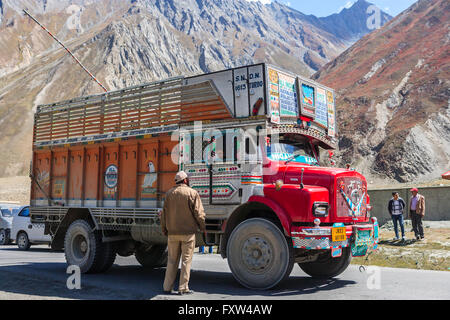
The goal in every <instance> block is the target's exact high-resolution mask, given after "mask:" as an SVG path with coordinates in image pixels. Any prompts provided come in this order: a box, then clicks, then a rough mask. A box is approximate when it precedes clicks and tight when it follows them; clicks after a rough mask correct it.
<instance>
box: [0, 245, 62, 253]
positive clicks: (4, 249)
mask: <svg viewBox="0 0 450 320" xmlns="http://www.w3.org/2000/svg"><path fill="white" fill-rule="evenodd" d="M1 250H2V251H17V252H42V253H48V252H64V251H63V250H52V249H51V248H50V247H48V248H42V247H38V248H33V247H31V248H30V249H28V250H26V251H25V250H20V249H19V248H18V247H17V246H14V247H11V246H8V247H1Z"/></svg>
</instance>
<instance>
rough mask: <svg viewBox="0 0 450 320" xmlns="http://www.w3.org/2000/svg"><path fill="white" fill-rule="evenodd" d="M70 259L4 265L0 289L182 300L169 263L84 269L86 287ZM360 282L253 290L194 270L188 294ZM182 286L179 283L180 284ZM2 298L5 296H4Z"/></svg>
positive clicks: (280, 291)
mask: <svg viewBox="0 0 450 320" xmlns="http://www.w3.org/2000/svg"><path fill="white" fill-rule="evenodd" d="M66 268H67V265H66V264H65V263H30V264H24V265H14V266H2V267H0V291H4V292H9V293H14V294H19V295H25V296H24V297H19V299H26V298H27V297H26V295H32V296H37V297H38V298H39V297H43V298H51V299H52V298H63V299H64V298H66V299H87V300H90V299H100V300H109V299H114V300H129V299H134V300H147V299H152V298H156V297H158V298H159V299H178V298H179V297H178V296H173V295H164V294H163V292H162V283H163V281H164V275H165V268H160V269H150V270H149V269H144V268H142V267H141V266H137V265H133V266H129V265H128V266H118V265H114V266H113V267H112V268H111V269H110V270H109V271H108V272H106V273H103V274H83V275H82V277H81V287H82V288H81V290H69V289H68V288H67V286H66V282H67V279H68V277H69V276H70V275H69V274H67V273H66ZM353 284H355V282H354V281H348V280H339V279H329V280H316V279H312V278H310V277H306V276H305V277H301V276H292V277H290V278H289V279H288V280H287V281H285V282H284V283H283V284H280V285H279V286H278V287H276V288H274V289H272V290H266V291H258V290H249V289H246V288H244V287H242V286H241V285H240V284H239V283H238V282H236V281H235V280H234V278H233V276H232V274H231V273H230V272H216V271H202V270H193V271H192V272H191V280H190V288H191V289H192V290H194V291H195V292H196V294H194V295H193V296H189V297H188V299H212V300H216V299H222V298H227V297H228V298H230V297H231V298H233V297H235V296H244V297H248V296H252V297H254V298H258V297H260V298H263V299H267V298H280V299H283V297H289V296H293V295H303V294H305V295H306V294H313V293H317V292H319V291H329V290H335V289H339V288H343V287H345V286H348V285H353ZM175 288H177V283H176V284H175ZM0 298H1V296H0Z"/></svg>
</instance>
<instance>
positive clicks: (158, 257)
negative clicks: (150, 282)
mask: <svg viewBox="0 0 450 320" xmlns="http://www.w3.org/2000/svg"><path fill="white" fill-rule="evenodd" d="M134 255H135V257H136V260H137V261H138V262H139V263H140V264H141V266H143V267H144V268H160V267H165V266H166V265H167V246H166V245H153V246H150V247H145V246H141V247H139V248H138V249H137V250H136V252H135V254H134Z"/></svg>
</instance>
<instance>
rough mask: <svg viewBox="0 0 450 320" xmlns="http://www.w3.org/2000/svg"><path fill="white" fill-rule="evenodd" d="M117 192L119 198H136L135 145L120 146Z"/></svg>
mask: <svg viewBox="0 0 450 320" xmlns="http://www.w3.org/2000/svg"><path fill="white" fill-rule="evenodd" d="M119 164H120V166H119V194H120V199H121V200H136V171H137V145H126V146H121V147H120V162H119Z"/></svg>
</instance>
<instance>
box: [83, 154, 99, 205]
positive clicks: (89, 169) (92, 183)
mask: <svg viewBox="0 0 450 320" xmlns="http://www.w3.org/2000/svg"><path fill="white" fill-rule="evenodd" d="M85 161H86V167H85V179H86V180H85V183H84V200H97V194H98V193H97V190H98V182H99V181H98V180H99V161H100V150H99V148H98V147H95V148H89V149H86V160H85Z"/></svg>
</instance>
